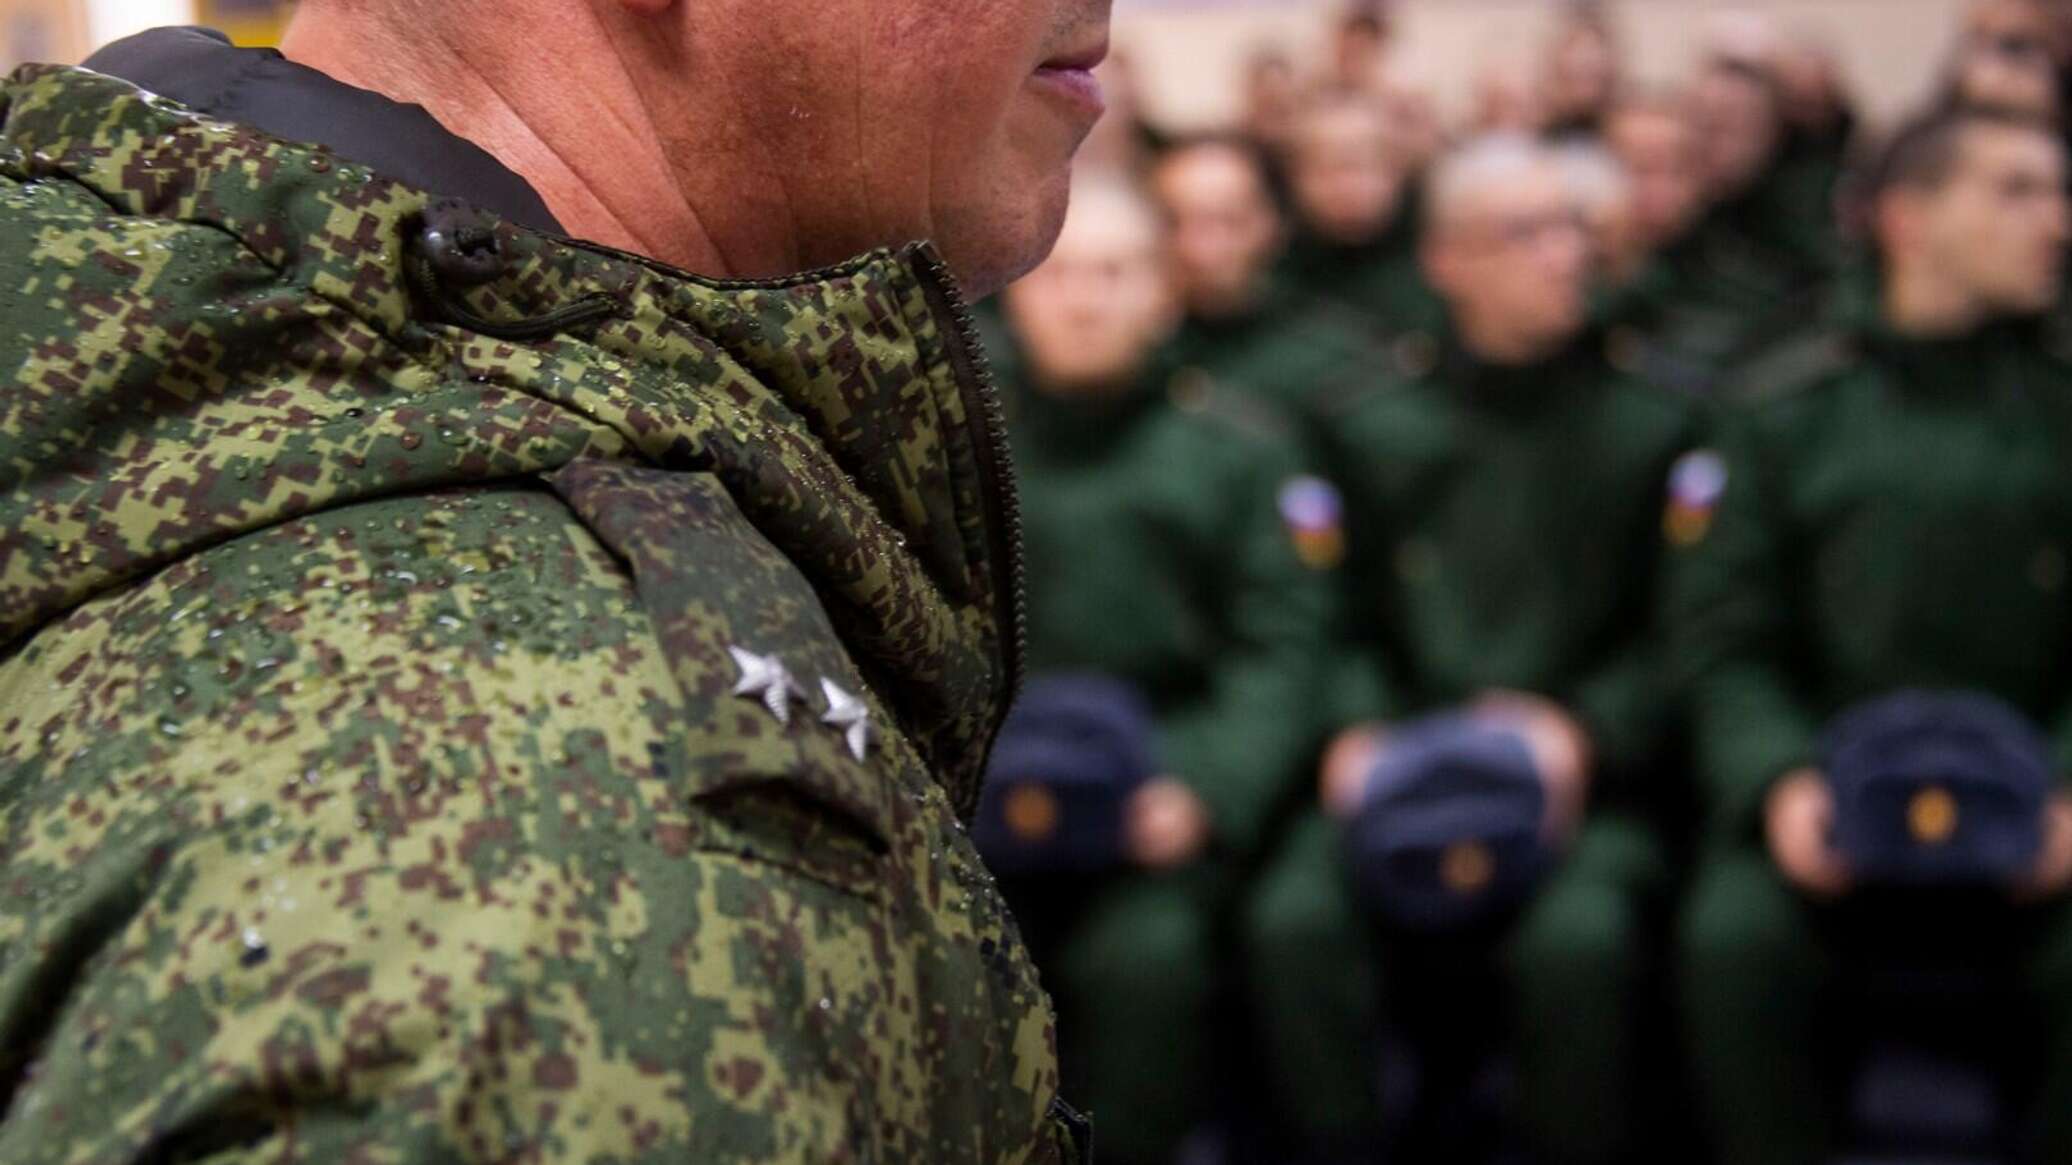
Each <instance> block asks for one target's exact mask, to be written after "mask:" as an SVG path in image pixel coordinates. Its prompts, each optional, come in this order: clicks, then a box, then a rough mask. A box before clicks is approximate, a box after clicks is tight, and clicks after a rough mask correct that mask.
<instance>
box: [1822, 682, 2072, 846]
mask: <svg viewBox="0 0 2072 1165" xmlns="http://www.w3.org/2000/svg"><path fill="white" fill-rule="evenodd" d="M1823 751H1824V753H1825V756H1826V760H1825V767H1826V771H1827V777H1828V782H1829V783H1830V784H1831V785H1832V786H1833V787H1834V792H1835V846H1836V848H1837V849H1838V850H1839V851H1840V853H1841V855H1842V857H1843V858H1844V860H1846V861H1847V862H1848V863H1849V866H1850V869H1851V870H1852V872H1853V873H1854V874H1855V875H1856V877H1857V878H1858V879H1859V880H1860V881H1862V882H1864V883H1866V884H1871V885H1899V886H1964V885H1971V884H2005V883H2006V882H2008V881H2010V880H2012V879H2014V878H2016V877H2019V876H2020V875H2021V874H2022V873H2023V872H2024V871H2025V870H2027V869H2028V868H2029V867H2030V866H2031V865H2033V864H2034V863H2035V861H2036V856H2037V853H2038V851H2039V850H2040V849H2041V848H2042V845H2043V807H2044V802H2045V800H2046V799H2047V798H2048V797H2049V795H2050V789H2051V786H2052V784H2053V782H2054V776H2053V766H2052V763H2051V755H2050V747H2049V745H2048V743H2047V742H2046V741H2045V740H2044V738H2043V736H2042V734H2041V733H2040V732H2038V731H2037V729H2036V727H2035V725H2033V724H2031V723H2030V722H2029V720H2028V718H2027V717H2025V716H2024V715H2022V713H2021V712H2019V711H2017V710H2016V709H2014V708H2011V707H2009V706H2008V705H2007V704H2005V703H2003V702H2002V701H2000V700H1997V699H1995V698H1993V697H1991V696H1987V695H1982V694H1979V693H1975V692H1918V691H1909V692H1899V693H1897V694H1894V695H1889V696H1882V697H1879V698H1877V699H1874V700H1869V701H1866V702H1864V703H1862V704H1859V705H1857V706H1856V707H1854V708H1851V709H1850V710H1848V711H1847V712H1845V713H1843V714H1842V715H1841V716H1838V717H1836V718H1835V720H1834V722H1833V723H1832V724H1830V725H1829V726H1828V730H1827V734H1826V737H1825V739H1824V741H1823Z"/></svg>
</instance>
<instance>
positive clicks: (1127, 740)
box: [972, 675, 1158, 875]
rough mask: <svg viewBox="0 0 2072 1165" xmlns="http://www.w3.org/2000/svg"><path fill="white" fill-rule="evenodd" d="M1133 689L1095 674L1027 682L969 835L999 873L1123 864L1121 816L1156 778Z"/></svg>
mask: <svg viewBox="0 0 2072 1165" xmlns="http://www.w3.org/2000/svg"><path fill="white" fill-rule="evenodd" d="M1156 737H1157V727H1156V725H1155V723H1154V722H1153V720H1152V717H1151V709H1150V706H1149V705H1148V704H1146V703H1145V701H1144V697H1143V695H1142V694H1141V693H1139V692H1138V691H1137V690H1136V688H1134V687H1132V686H1131V685H1129V684H1126V683H1123V682H1121V681H1119V680H1115V679H1111V678H1109V677H1106V676H1098V675H1052V676H1045V677H1042V678H1040V679H1036V680H1032V681H1031V682H1030V683H1029V684H1028V686H1027V688H1026V689H1025V690H1024V691H1023V693H1022V698H1021V699H1020V701H1018V702H1017V703H1016V704H1015V706H1014V710H1013V711H1012V712H1010V713H1009V714H1008V717H1007V723H1006V724H1005V725H1003V726H1002V727H1001V730H1000V739H999V741H998V742H997V743H996V744H995V745H994V747H993V760H992V766H991V768H990V769H989V770H988V772H987V777H986V788H985V792H984V794H983V795H982V796H981V797H980V799H979V807H978V819H977V822H976V823H975V825H974V826H973V831H972V832H973V837H974V838H975V839H976V840H977V842H978V848H979V852H980V853H981V854H983V855H984V856H985V859H986V863H987V865H989V866H991V867H992V869H993V871H994V872H995V873H999V874H1007V875H1029V874H1065V873H1097V872H1099V871H1102V870H1106V869H1110V868H1113V867H1115V866H1117V865H1120V864H1122V862H1123V860H1124V854H1125V848H1124V834H1123V809H1124V806H1125V805H1126V804H1127V802H1128V801H1129V798H1130V795H1131V794H1132V793H1134V792H1136V791H1137V789H1138V788H1139V787H1141V786H1142V785H1143V784H1144V783H1145V782H1146V781H1148V780H1150V779H1151V778H1152V776H1153V775H1155V774H1156V773H1157V771H1158V755H1157V743H1156Z"/></svg>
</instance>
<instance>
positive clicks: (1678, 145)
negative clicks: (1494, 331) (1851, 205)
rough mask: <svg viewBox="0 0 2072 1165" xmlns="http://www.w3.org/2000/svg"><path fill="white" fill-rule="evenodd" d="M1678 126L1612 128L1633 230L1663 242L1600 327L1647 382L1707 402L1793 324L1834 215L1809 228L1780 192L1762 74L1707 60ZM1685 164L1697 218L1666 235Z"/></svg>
mask: <svg viewBox="0 0 2072 1165" xmlns="http://www.w3.org/2000/svg"><path fill="white" fill-rule="evenodd" d="M1686 119H1687V120H1684V121H1683V124H1681V125H1679V124H1678V123H1679V120H1680V119H1679V118H1678V117H1677V116H1676V115H1675V114H1673V113H1671V112H1669V111H1667V110H1660V109H1653V108H1643V109H1639V110H1635V111H1634V112H1633V114H1632V115H1631V116H1621V117H1617V118H1615V119H1614V131H1613V134H1612V146H1613V148H1614V149H1616V150H1618V151H1620V153H1621V155H1622V157H1625V158H1627V159H1629V164H1630V165H1632V166H1634V167H1635V172H1636V173H1637V174H1640V175H1641V178H1640V181H1641V183H1642V189H1641V192H1640V208H1639V215H1640V219H1641V221H1642V222H1643V224H1644V225H1643V228H1642V229H1643V230H1644V231H1645V232H1646V233H1648V234H1649V235H1651V236H1659V237H1663V238H1664V239H1665V241H1664V242H1663V243H1662V244H1660V246H1661V249H1660V250H1659V251H1658V252H1657V255H1656V258H1655V261H1654V263H1653V264H1651V265H1650V267H1649V269H1648V270H1647V271H1645V272H1644V273H1643V274H1642V275H1641V277H1640V278H1638V279H1636V280H1635V281H1634V283H1633V284H1631V285H1630V286H1629V287H1628V288H1627V289H1626V290H1625V291H1624V292H1622V293H1621V294H1620V295H1619V296H1618V297H1617V298H1616V300H1615V301H1614V302H1613V303H1612V304H1610V305H1608V306H1607V309H1606V318H1607V320H1608V321H1610V322H1613V323H1615V324H1617V325H1619V326H1621V327H1624V328H1630V329H1632V330H1633V332H1634V333H1635V334H1636V335H1640V336H1644V337H1645V341H1646V344H1647V346H1648V349H1649V351H1648V359H1649V361H1650V377H1651V378H1652V379H1655V380H1657V381H1659V382H1661V383H1662V384H1664V385H1665V386H1668V387H1672V388H1676V389H1678V390H1681V391H1684V392H1688V393H1692V394H1694V395H1705V394H1710V393H1712V392H1713V391H1715V390H1716V389H1717V388H1718V386H1719V384H1720V381H1721V379H1722V377H1723V376H1724V375H1725V374H1726V372H1727V371H1728V370H1729V369H1730V368H1731V367H1732V365H1733V364H1734V362H1735V360H1736V359H1737V358H1739V357H1740V356H1741V355H1742V354H1743V353H1744V352H1745V351H1747V350H1748V349H1750V348H1752V347H1755V346H1757V345H1758V343H1759V341H1760V340H1761V339H1762V338H1763V337H1764V336H1765V335H1767V334H1768V331H1769V330H1770V329H1771V328H1772V327H1774V326H1776V322H1777V321H1779V320H1785V319H1790V320H1792V321H1793V322H1796V317H1795V316H1794V315H1793V314H1792V313H1794V312H1795V311H1799V310H1803V309H1804V305H1805V301H1807V300H1809V299H1810V298H1811V297H1812V296H1813V294H1814V293H1815V292H1816V291H1817V290H1818V289H1819V288H1821V287H1822V286H1824V285H1825V282H1826V280H1827V278H1828V277H1829V275H1830V272H1831V268H1832V267H1833V266H1834V265H1835V264H1836V263H1837V262H1838V260H1839V247H1840V244H1839V241H1838V240H1839V234H1838V230H1837V228H1836V226H1835V215H1833V214H1832V213H1829V214H1826V215H1824V216H1821V217H1820V218H1819V219H1817V220H1814V221H1810V222H1809V221H1808V218H1807V213H1806V212H1805V211H1804V210H1803V209H1802V208H1795V206H1794V202H1793V200H1792V199H1791V198H1790V197H1788V196H1787V194H1786V192H1785V188H1784V186H1783V185H1782V184H1781V182H1780V171H1779V169H1778V166H1779V162H1780V159H1781V157H1782V151H1783V146H1784V140H1785V139H1784V122H1783V118H1782V113H1781V107H1780V104H1779V97H1778V91H1777V86H1776V84H1775V81H1774V80H1773V78H1772V76H1771V74H1770V73H1769V71H1768V69H1767V68H1766V67H1763V66H1759V65H1751V64H1747V63H1744V62H1741V61H1739V60H1736V59H1732V58H1728V57H1717V58H1714V59H1713V60H1712V61H1710V62H1709V63H1708V64H1707V65H1706V66H1705V68H1704V70H1703V72H1702V73H1701V74H1700V77H1699V79H1698V81H1697V82H1696V84H1695V85H1694V87H1693V90H1692V93H1691V96H1690V100H1689V105H1688V109H1687V113H1686ZM1692 162H1695V164H1696V168H1697V175H1696V176H1697V179H1698V187H1699V190H1700V192H1701V196H1702V198H1703V199H1704V200H1705V203H1704V207H1705V208H1704V211H1703V213H1702V214H1701V215H1699V216H1698V217H1697V218H1696V220H1695V221H1694V222H1692V223H1691V225H1690V226H1689V227H1688V228H1687V229H1685V230H1683V231H1682V232H1681V233H1680V234H1679V233H1674V231H1675V226H1676V223H1677V222H1678V220H1679V219H1680V218H1682V214H1681V213H1680V208H1681V207H1682V206H1683V203H1684V197H1683V192H1684V190H1685V188H1686V183H1687V181H1688V172H1687V170H1686V167H1687V166H1688V165H1690V164H1691V163H1692Z"/></svg>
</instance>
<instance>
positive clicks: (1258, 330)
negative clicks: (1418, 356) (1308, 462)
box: [1172, 278, 1381, 425]
mask: <svg viewBox="0 0 2072 1165" xmlns="http://www.w3.org/2000/svg"><path fill="white" fill-rule="evenodd" d="M1380 334H1381V333H1380V332H1379V331H1378V330H1377V329H1376V327H1375V323H1374V320H1373V318H1372V317H1371V316H1370V315H1368V314H1366V313H1363V312H1356V311H1353V310H1351V309H1349V308H1347V307H1346V306H1344V305H1343V304H1342V303H1340V302H1338V301H1336V300H1332V299H1328V298H1325V297H1323V296H1319V295H1314V294H1310V293H1308V292H1305V291H1302V290H1299V289H1297V288H1296V287H1294V286H1292V285H1291V284H1290V283H1289V282H1288V281H1287V280H1286V279H1283V278H1276V279H1272V280H1270V281H1269V282H1268V283H1267V285H1266V287H1265V290H1264V292H1263V293H1262V294H1261V295H1260V297H1259V301H1258V302H1257V303H1256V304H1254V305H1253V307H1252V308H1251V310H1249V311H1246V312H1243V313H1241V314H1238V315H1236V316H1231V317H1228V318H1222V319H1210V318H1207V317H1204V316H1201V315H1190V316H1188V317H1187V319H1186V321H1185V322H1184V323H1182V324H1181V326H1180V330H1179V332H1178V334H1177V335H1175V336H1174V338H1173V344H1172V361H1173V363H1175V364H1176V365H1178V366H1179V367H1180V369H1181V370H1182V371H1181V373H1180V376H1181V377H1182V380H1181V382H1180V383H1181V385H1182V391H1183V392H1184V391H1193V390H1192V389H1190V388H1188V387H1187V385H1188V383H1189V382H1190V381H1195V380H1199V379H1200V378H1202V377H1206V378H1207V379H1206V380H1200V384H1201V385H1202V387H1206V386H1207V385H1208V384H1211V383H1213V384H1214V385H1217V386H1220V387H1221V388H1223V389H1225V390H1227V391H1232V392H1236V393H1239V394H1243V395H1247V396H1252V397H1255V398H1257V399H1258V400H1260V401H1262V402H1264V403H1265V404H1267V405H1268V406H1270V407H1271V408H1272V409H1273V410H1274V411H1276V412H1278V413H1280V414H1281V415H1282V416H1284V417H1286V418H1287V419H1288V420H1289V421H1292V422H1294V423H1296V424H1298V425H1303V424H1306V423H1307V422H1308V421H1310V420H1312V419H1313V417H1314V413H1315V411H1316V408H1317V405H1318V404H1319V402H1320V400H1321V398H1322V397H1324V396H1325V395H1327V394H1328V392H1329V391H1330V390H1332V389H1334V388H1336V387H1337V386H1339V385H1341V384H1343V383H1344V382H1345V381H1346V380H1347V379H1349V378H1351V377H1353V376H1357V375H1360V374H1362V373H1364V372H1365V370H1366V369H1367V367H1369V366H1370V365H1371V364H1372V362H1373V360H1374V357H1375V356H1376V354H1377V349H1378V346H1379V345H1378V340H1379V337H1380Z"/></svg>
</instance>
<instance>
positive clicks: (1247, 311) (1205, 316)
mask: <svg viewBox="0 0 2072 1165" xmlns="http://www.w3.org/2000/svg"><path fill="white" fill-rule="evenodd" d="M1271 288H1272V284H1271V283H1270V282H1269V281H1268V280H1267V279H1265V278H1263V277H1262V278H1258V279H1253V280H1250V281H1249V282H1247V283H1246V284H1245V285H1244V286H1243V287H1242V288H1239V289H1238V290H1236V291H1233V292H1231V293H1229V294H1227V295H1217V294H1213V293H1208V292H1197V293H1196V294H1194V295H1191V296H1189V297H1188V301H1187V312H1188V314H1189V315H1192V316H1194V317H1195V318H1196V319H1200V320H1207V321H1208V322H1210V323H1212V324H1222V323H1229V322H1230V321H1232V320H1242V319H1245V318H1246V317H1248V316H1250V315H1251V314H1252V313H1254V312H1256V311H1258V310H1259V309H1260V307H1261V306H1263V305H1264V304H1265V303H1266V297H1267V294H1268V292H1269V291H1270V290H1271Z"/></svg>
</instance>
